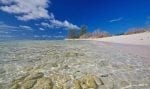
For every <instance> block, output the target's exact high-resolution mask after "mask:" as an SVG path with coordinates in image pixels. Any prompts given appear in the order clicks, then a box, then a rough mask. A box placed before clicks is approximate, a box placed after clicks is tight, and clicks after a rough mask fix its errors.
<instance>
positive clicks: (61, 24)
mask: <svg viewBox="0 0 150 89" xmlns="http://www.w3.org/2000/svg"><path fill="white" fill-rule="evenodd" d="M50 23H51V25H52V26H53V27H57V28H60V27H64V28H68V29H79V27H78V26H77V25H74V24H72V23H69V22H68V21H67V20H65V21H63V22H62V21H59V20H55V19H54V20H50Z"/></svg>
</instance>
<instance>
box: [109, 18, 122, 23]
mask: <svg viewBox="0 0 150 89" xmlns="http://www.w3.org/2000/svg"><path fill="white" fill-rule="evenodd" d="M121 20H123V18H122V17H119V18H116V19H112V20H109V22H110V23H113V22H119V21H121Z"/></svg>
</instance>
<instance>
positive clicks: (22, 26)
mask: <svg viewBox="0 0 150 89" xmlns="http://www.w3.org/2000/svg"><path fill="white" fill-rule="evenodd" d="M19 28H21V29H25V30H33V29H32V28H31V27H30V26H25V25H20V26H19Z"/></svg>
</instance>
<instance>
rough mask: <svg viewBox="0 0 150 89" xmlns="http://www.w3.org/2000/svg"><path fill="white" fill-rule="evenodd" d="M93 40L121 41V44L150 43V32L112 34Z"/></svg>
mask: <svg viewBox="0 0 150 89" xmlns="http://www.w3.org/2000/svg"><path fill="white" fill-rule="evenodd" d="M93 40H96V41H104V42H113V43H121V44H134V45H150V32H144V33H139V34H132V35H121V36H112V37H106V38H98V39H93Z"/></svg>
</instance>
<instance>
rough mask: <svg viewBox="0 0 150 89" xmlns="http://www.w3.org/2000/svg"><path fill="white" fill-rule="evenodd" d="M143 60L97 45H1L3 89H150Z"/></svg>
mask: <svg viewBox="0 0 150 89" xmlns="http://www.w3.org/2000/svg"><path fill="white" fill-rule="evenodd" d="M142 60H144V58H142V57H140V56H135V55H131V54H128V53H123V52H120V51H119V50H118V49H116V48H114V47H112V46H111V45H108V44H107V45H102V44H101V43H98V42H94V41H36V40H30V41H10V42H0V89H149V88H150V63H147V64H146V63H144V62H143V61H142Z"/></svg>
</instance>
